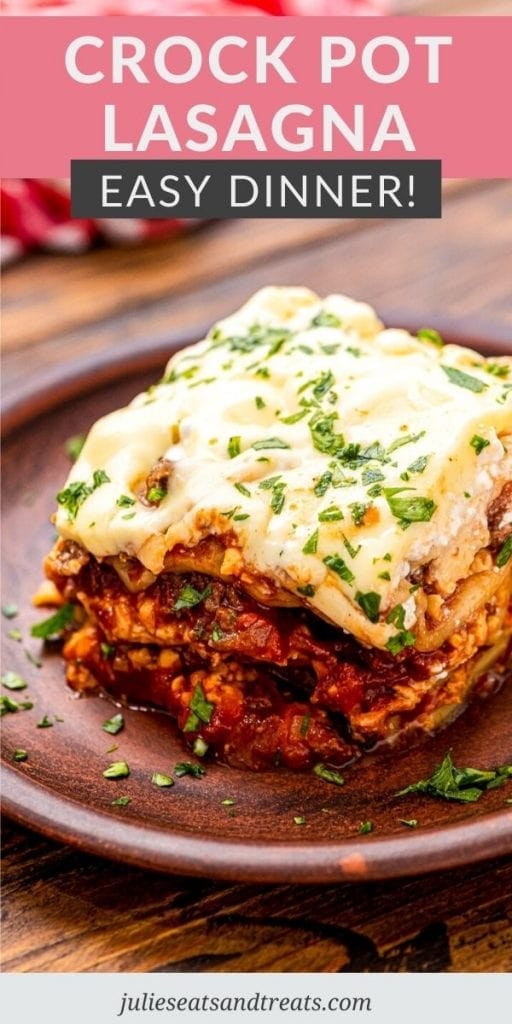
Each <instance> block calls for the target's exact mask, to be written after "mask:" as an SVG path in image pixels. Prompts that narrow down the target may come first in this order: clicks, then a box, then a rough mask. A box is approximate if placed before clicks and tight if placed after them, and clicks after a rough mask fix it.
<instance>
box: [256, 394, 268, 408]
mask: <svg viewBox="0 0 512 1024" xmlns="http://www.w3.org/2000/svg"><path fill="white" fill-rule="evenodd" d="M254 403H255V405H256V408H257V409H264V408H265V406H266V402H264V401H263V399H262V398H261V396H260V395H256V398H255V399H254Z"/></svg>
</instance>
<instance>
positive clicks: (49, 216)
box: [1, 0, 389, 264]
mask: <svg viewBox="0 0 512 1024" xmlns="http://www.w3.org/2000/svg"><path fill="white" fill-rule="evenodd" d="M388 9H389V4H388V0H70V2H68V0H61V2H59V0H3V11H4V13H5V14H7V15H9V14H18V15H19V14H54V15H56V14H59V15H63V14H72V15H78V14H81V15H85V14H88V15H120V14H139V15H163V14H168V15H171V14H172V15H197V16H200V15H203V16H204V15H221V16H222V15H228V14H231V15H234V14H238V15H242V14H243V15H268V14H273V15H286V14H288V15H290V14H301V15H312V14H324V15H353V14H384V13H385V12H386V10H388ZM1 208H2V251H1V261H2V263H4V264H5V263H10V262H12V261H13V260H15V259H18V258H19V257H20V256H22V255H23V254H24V253H26V252H29V251H30V250H32V249H45V250H47V251H52V252H83V251H84V250H85V249H87V248H88V247H89V246H90V245H92V244H93V242H95V241H96V240H97V239H99V238H103V239H106V240H107V241H109V242H112V243H120V242H124V243H127V242H132V243H133V242H137V241H142V240H144V239H147V238H155V237H158V236H161V235H170V234H174V233H176V232H178V231H181V230H183V228H184V227H189V226H192V225H193V224H194V223H197V222H194V221H185V220H176V219H174V220H138V219H136V218H133V219H130V220H104V219H102V220H72V219H71V217H70V199H69V183H68V182H67V181H48V180H36V179H22V180H7V179H4V181H3V183H2V188H1Z"/></svg>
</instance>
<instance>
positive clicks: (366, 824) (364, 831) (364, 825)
mask: <svg viewBox="0 0 512 1024" xmlns="http://www.w3.org/2000/svg"><path fill="white" fill-rule="evenodd" d="M358 832H359V835H361V836H367V835H369V834H370V832H373V821H362V822H361V824H360V826H359V828H358Z"/></svg>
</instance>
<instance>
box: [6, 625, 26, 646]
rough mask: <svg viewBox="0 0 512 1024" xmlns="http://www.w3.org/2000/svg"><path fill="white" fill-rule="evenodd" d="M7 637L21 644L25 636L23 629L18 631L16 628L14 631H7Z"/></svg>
mask: <svg viewBox="0 0 512 1024" xmlns="http://www.w3.org/2000/svg"><path fill="white" fill-rule="evenodd" d="M7 636H8V637H9V640H16V641H17V642H18V643H21V641H22V640H23V634H22V632H21V629H18V628H17V627H15V628H14V629H9V630H8V631H7Z"/></svg>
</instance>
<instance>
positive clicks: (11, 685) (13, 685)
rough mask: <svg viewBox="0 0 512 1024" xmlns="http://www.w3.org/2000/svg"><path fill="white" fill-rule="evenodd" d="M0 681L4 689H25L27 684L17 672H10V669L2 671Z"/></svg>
mask: <svg viewBox="0 0 512 1024" xmlns="http://www.w3.org/2000/svg"><path fill="white" fill-rule="evenodd" d="M1 681H2V686H5V688H6V690H26V689H27V685H28V684H27V683H26V682H25V680H24V679H23V677H22V676H19V675H18V673H17V672H11V670H10V669H9V670H8V671H7V672H4V674H3V676H2V677H1Z"/></svg>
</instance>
